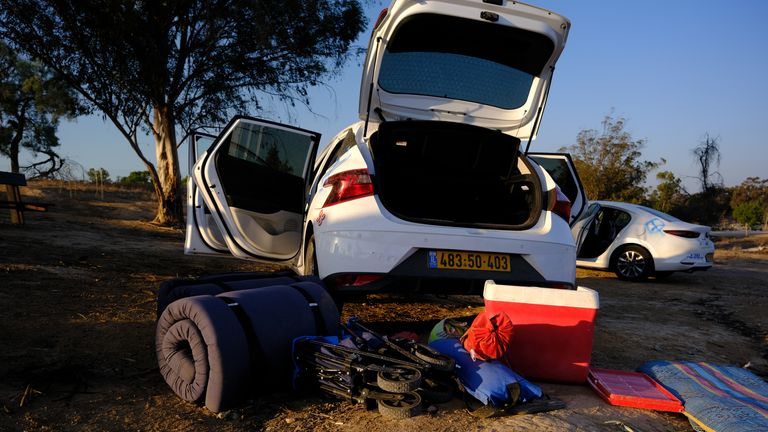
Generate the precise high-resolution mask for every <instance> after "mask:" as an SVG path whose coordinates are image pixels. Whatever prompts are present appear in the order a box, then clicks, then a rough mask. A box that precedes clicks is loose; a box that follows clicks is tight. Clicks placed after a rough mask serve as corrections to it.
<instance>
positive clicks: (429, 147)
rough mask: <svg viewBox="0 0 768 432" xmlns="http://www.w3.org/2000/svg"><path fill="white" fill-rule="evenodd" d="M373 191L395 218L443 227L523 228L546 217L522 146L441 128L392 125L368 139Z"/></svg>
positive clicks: (474, 131)
mask: <svg viewBox="0 0 768 432" xmlns="http://www.w3.org/2000/svg"><path fill="white" fill-rule="evenodd" d="M370 146H371V153H372V155H373V161H374V167H375V176H374V187H375V191H376V193H377V194H378V197H379V199H380V201H381V203H382V204H383V205H384V207H385V208H386V209H387V210H388V211H389V212H391V213H392V214H394V215H395V216H397V217H399V218H401V219H404V220H409V221H414V222H425V223H430V224H439V225H455V226H478V227H492V228H501V229H526V228H528V227H530V226H531V225H533V224H535V223H536V221H537V220H538V217H539V214H540V213H541V206H542V192H541V186H540V181H539V178H538V176H537V174H536V172H535V171H534V170H533V169H531V167H530V165H529V162H528V161H527V158H524V157H520V150H519V148H520V140H519V139H517V138H515V137H513V136H510V135H506V134H503V133H501V132H498V131H493V130H490V129H486V128H482V127H477V126H471V125H466V124H459V123H449V122H441V121H392V122H384V123H382V124H381V125H379V129H378V131H376V132H375V133H374V134H373V135H372V136H371V139H370Z"/></svg>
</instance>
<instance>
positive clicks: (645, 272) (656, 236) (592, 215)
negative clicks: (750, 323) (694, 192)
mask: <svg viewBox="0 0 768 432" xmlns="http://www.w3.org/2000/svg"><path fill="white" fill-rule="evenodd" d="M572 233H573V236H574V238H575V239H576V242H577V245H578V250H577V258H576V265H577V266H579V267H586V268H595V269H601V270H610V271H613V272H615V273H616V275H617V276H618V277H619V279H624V280H634V281H638V280H644V279H646V278H647V277H649V276H655V277H665V276H668V275H670V274H672V273H673V272H676V271H684V272H693V271H700V270H707V269H709V268H710V267H712V263H713V258H714V254H715V245H714V243H712V240H711V239H710V236H709V233H710V228H709V227H707V226H702V225H695V224H691V223H688V222H683V221H681V220H680V219H677V218H675V217H674V216H670V215H668V214H666V213H662V212H660V211H658V210H654V209H652V208H648V207H644V206H641V205H637V204H629V203H622V202H610V201H593V202H591V203H590V205H589V207H588V208H587V211H586V212H585V213H584V215H583V216H582V218H581V219H580V220H579V221H577V222H576V223H575V224H574V225H573V228H572Z"/></svg>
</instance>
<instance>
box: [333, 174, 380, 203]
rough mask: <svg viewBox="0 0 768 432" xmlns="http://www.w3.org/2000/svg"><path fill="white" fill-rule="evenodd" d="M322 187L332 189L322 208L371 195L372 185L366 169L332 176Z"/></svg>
mask: <svg viewBox="0 0 768 432" xmlns="http://www.w3.org/2000/svg"><path fill="white" fill-rule="evenodd" d="M323 186H325V187H329V186H330V187H331V188H332V189H331V193H330V194H329V195H328V199H326V200H325V204H323V207H328V206H331V205H334V204H338V203H340V202H344V201H349V200H353V199H357V198H362V197H367V196H371V195H373V183H372V182H371V176H370V175H369V174H368V170H367V169H356V170H351V171H344V172H341V173H338V174H334V175H332V176H330V177H328V180H326V181H325V183H323Z"/></svg>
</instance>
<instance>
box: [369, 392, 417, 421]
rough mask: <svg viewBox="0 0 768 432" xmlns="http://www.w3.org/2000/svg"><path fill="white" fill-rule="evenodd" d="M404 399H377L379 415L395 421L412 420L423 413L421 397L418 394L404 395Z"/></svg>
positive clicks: (409, 393)
mask: <svg viewBox="0 0 768 432" xmlns="http://www.w3.org/2000/svg"><path fill="white" fill-rule="evenodd" d="M401 396H403V398H402V399H400V400H397V399H377V400H376V402H377V403H378V406H379V414H381V415H382V416H383V417H388V418H393V419H405V418H410V417H413V416H415V415H419V414H420V413H421V396H419V394H418V393H414V392H408V393H403V394H402V395H401Z"/></svg>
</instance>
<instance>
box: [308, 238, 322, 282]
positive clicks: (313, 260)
mask: <svg viewBox="0 0 768 432" xmlns="http://www.w3.org/2000/svg"><path fill="white" fill-rule="evenodd" d="M304 275H305V276H319V275H320V273H319V272H318V271H317V254H316V253H315V235H314V234H313V235H311V236H309V240H307V246H306V247H305V248H304Z"/></svg>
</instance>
